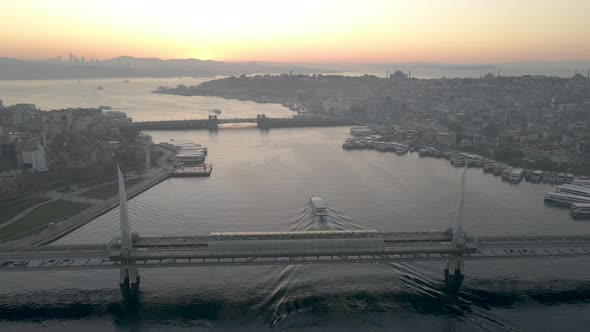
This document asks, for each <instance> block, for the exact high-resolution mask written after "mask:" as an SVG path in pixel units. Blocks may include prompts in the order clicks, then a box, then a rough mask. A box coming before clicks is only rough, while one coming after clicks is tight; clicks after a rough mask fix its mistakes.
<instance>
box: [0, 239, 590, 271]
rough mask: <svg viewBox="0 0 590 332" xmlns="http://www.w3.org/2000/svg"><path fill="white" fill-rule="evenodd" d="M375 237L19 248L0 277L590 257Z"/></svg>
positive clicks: (542, 246) (526, 244) (534, 247)
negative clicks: (126, 249) (261, 246)
mask: <svg viewBox="0 0 590 332" xmlns="http://www.w3.org/2000/svg"><path fill="white" fill-rule="evenodd" d="M375 236H376V237H377V238H379V239H383V243H384V247H383V250H376V251H358V252H351V251H350V250H345V249H342V250H338V249H335V250H333V251H332V252H330V253H326V252H315V253H314V252H306V253H294V254H284V253H279V254H273V253H262V254H252V253H245V254H228V255H220V254H212V253H211V250H210V249H211V248H210V243H211V241H219V238H218V237H215V236H194V237H187V236H183V237H139V238H136V239H135V240H134V244H133V245H134V250H133V251H132V252H131V253H130V254H128V255H122V254H121V251H120V246H119V244H118V240H113V241H111V242H110V243H108V244H90V245H60V246H55V245H46V246H37V247H30V246H17V247H12V248H5V249H4V250H2V251H0V272H2V271H35V270H36V271H39V270H80V269H119V268H121V267H123V266H125V265H126V264H127V263H128V262H134V263H135V265H136V266H137V267H138V268H164V267H198V266H201V267H203V266H239V265H294V264H344V263H387V262H415V261H448V260H449V259H452V258H455V257H457V256H460V257H461V258H462V259H464V260H494V259H530V258H568V257H570V258H571V257H581V256H590V236H542V237H534V236H517V237H480V238H473V237H467V238H466V241H465V245H463V246H456V245H454V244H453V243H452V236H451V234H450V232H415V233H414V232H411V233H377V234H376V235H375ZM284 241H287V240H284ZM319 241H322V239H319Z"/></svg>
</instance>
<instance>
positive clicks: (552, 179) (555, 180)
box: [549, 172, 557, 183]
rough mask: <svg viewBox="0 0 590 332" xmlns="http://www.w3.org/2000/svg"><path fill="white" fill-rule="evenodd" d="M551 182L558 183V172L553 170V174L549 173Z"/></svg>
mask: <svg viewBox="0 0 590 332" xmlns="http://www.w3.org/2000/svg"><path fill="white" fill-rule="evenodd" d="M549 183H557V172H551V175H549Z"/></svg>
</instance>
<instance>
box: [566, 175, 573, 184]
mask: <svg viewBox="0 0 590 332" xmlns="http://www.w3.org/2000/svg"><path fill="white" fill-rule="evenodd" d="M572 182H574V175H573V174H572V173H567V174H566V175H565V183H572Z"/></svg>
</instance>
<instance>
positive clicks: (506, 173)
mask: <svg viewBox="0 0 590 332" xmlns="http://www.w3.org/2000/svg"><path fill="white" fill-rule="evenodd" d="M512 169H513V168H512V167H506V168H504V170H503V171H502V180H508V177H509V176H510V173H511V172H512Z"/></svg>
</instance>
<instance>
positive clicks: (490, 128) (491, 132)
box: [483, 124, 499, 138]
mask: <svg viewBox="0 0 590 332" xmlns="http://www.w3.org/2000/svg"><path fill="white" fill-rule="evenodd" d="M498 132H499V130H498V126H497V125H495V124H488V125H487V126H486V127H484V128H483V134H484V135H485V136H486V137H488V138H494V137H498Z"/></svg>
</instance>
